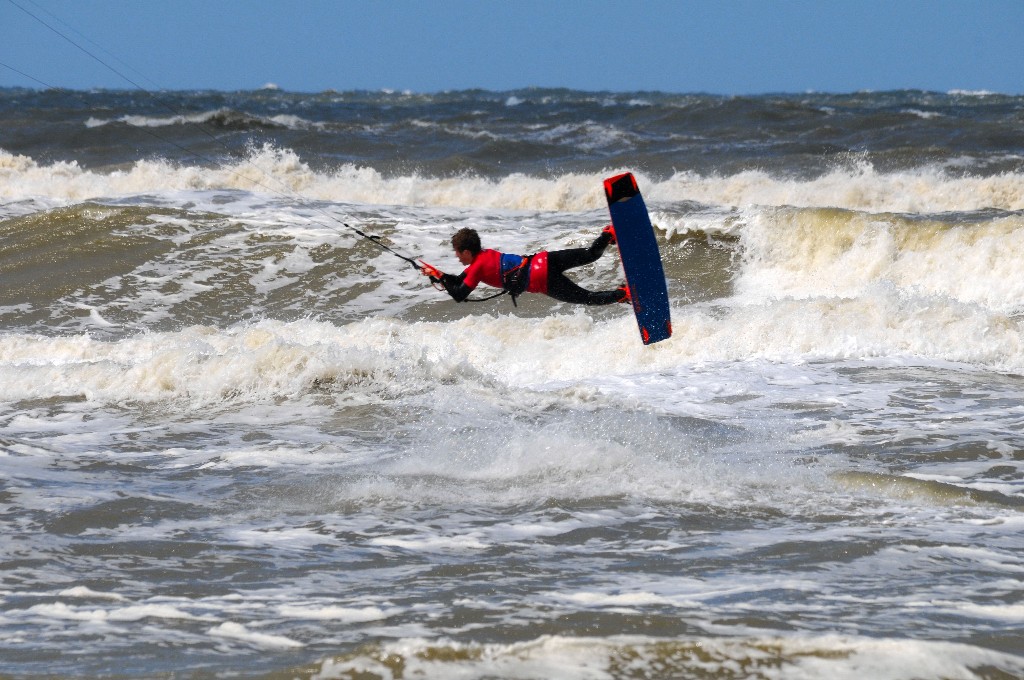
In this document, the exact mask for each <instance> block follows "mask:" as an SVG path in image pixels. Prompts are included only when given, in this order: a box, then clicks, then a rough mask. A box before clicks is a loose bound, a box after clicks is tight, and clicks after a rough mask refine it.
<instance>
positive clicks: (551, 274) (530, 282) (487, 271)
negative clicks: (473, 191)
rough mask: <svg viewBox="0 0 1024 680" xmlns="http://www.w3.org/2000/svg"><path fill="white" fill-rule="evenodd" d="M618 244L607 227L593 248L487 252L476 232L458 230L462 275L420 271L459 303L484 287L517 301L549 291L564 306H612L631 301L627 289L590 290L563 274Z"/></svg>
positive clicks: (456, 238) (454, 238) (428, 269)
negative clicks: (529, 252)
mask: <svg viewBox="0 0 1024 680" xmlns="http://www.w3.org/2000/svg"><path fill="white" fill-rule="evenodd" d="M614 243H615V230H614V229H613V228H612V226H611V225H608V226H607V227H605V228H604V230H603V231H602V232H601V234H600V235H599V236H598V237H597V238H596V239H595V240H594V242H593V243H592V244H591V245H590V247H589V248H569V249H566V250H551V251H543V252H540V253H536V254H534V255H527V256H522V255H512V254H510V253H501V252H498V251H497V250H492V249H490V248H487V249H484V248H483V247H482V245H481V243H480V235H479V234H478V233H477V232H476V230H475V229H468V228H466V229H460V230H459V231H457V232H455V235H454V236H452V248H454V249H455V257H457V258H458V260H459V262H461V263H462V264H464V265H467V266H466V269H465V271H463V272H462V273H461V274H459V275H458V276H455V275H453V274H445V273H444V272H442V271H441V270H439V269H437V268H436V267H434V266H432V265H429V264H427V263H425V262H423V263H422V264H423V267H422V268H421V270H420V271H421V272H422V273H423V274H424V275H425V276H429V277H430V281H431V282H432V283H440V284H441V285H442V286H443V287H444V289H445V290H446V291H447V292H448V294H449V295H451V296H452V298H453V299H454V300H455V301H456V302H462V301H463V300H465V299H466V298H468V297H469V294H470V293H471V292H473V289H475V288H476V287H477V285H478V284H480V283H486V284H487V285H488V286H493V287H494V288H500V289H502V290H503V291H504V292H508V293H509V294H510V295H511V296H512V300H513V302H514V301H515V299H516V297H517V296H518V295H520V294H521V293H524V292H526V293H546V294H547V295H548V296H550V297H553V298H554V299H556V300H559V301H560V302H570V303H573V304H582V305H610V304H613V303H616V302H629V301H630V294H629V288H628V287H627V286H625V285H622V286H619V287H618V288H616V289H615V290H603V291H590V290H587V289H585V288H582V287H580V286H578V285H576V284H575V283H573V282H572V281H570V280H569V279H568V278H567V277H566V276H565V271H566V270H567V269H572V268H573V267H581V266H583V265H585V264H590V263H591V262H594V261H596V260H597V259H598V258H599V257H601V255H602V254H604V251H605V248H607V247H608V245H609V244H614Z"/></svg>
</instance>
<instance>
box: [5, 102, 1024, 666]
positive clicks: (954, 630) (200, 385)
mask: <svg viewBox="0 0 1024 680" xmlns="http://www.w3.org/2000/svg"><path fill="white" fill-rule="evenodd" d="M159 97H160V101H153V98H152V97H151V96H147V95H145V94H144V93H143V94H140V93H129V92H117V91H111V92H106V91H97V92H67V91H35V90H25V89H0V129H3V130H4V132H3V133H2V135H0V178H2V181H0V281H2V283H3V285H2V286H0V402H2V408H0V528H2V529H0V530H2V535H3V540H2V541H0V660H2V664H0V675H3V676H4V677H8V676H9V677H18V678H33V677H55V676H75V677H101V676H102V677H125V678H128V677H154V676H174V677H178V676H181V677H186V676H188V677H191V676H194V675H211V676H218V677H219V676H229V675H244V676H260V677H272V678H278V677H279V678H294V677H303V678H314V677H316V678H351V677H370V678H388V679H391V678H409V677H455V676H458V677H467V678H492V677H509V678H511V677H515V678H551V677H559V678H587V679H590V678H646V677H668V676H672V677H707V678H722V679H733V678H736V679H739V678H763V679H775V678H817V677H824V676H828V677H833V678H851V679H852V678H863V677H873V678H891V679H904V678H905V679H908V680H909V679H910V678H934V679H940V678H943V679H944V678H993V679H994V678H1008V677H1019V676H1021V675H1024V643H1022V640H1024V606H1022V604H1021V603H1022V601H1024V585H1022V581H1021V574H1022V573H1024V539H1022V538H1021V536H1022V532H1024V434H1022V432H1024V377H1022V375H1024V302H1022V301H1024V276H1022V275H1021V273H1020V262H1022V261H1024V143H1022V142H1021V137H1020V135H1019V126H1020V120H1021V117H1022V115H1024V98H1022V97H1009V96H1002V95H996V94H991V93H967V92H954V93H948V94H941V93H926V92H888V93H858V94H851V95H817V94H805V95H778V96H763V97H748V98H729V97H713V96H704V95H668V94H659V93H649V92H644V93H588V92H576V91H568V90H523V91H516V92H501V93H498V92H487V91H469V92H450V93H441V94H435V95H422V94H411V93H395V92H380V93H372V92H324V93H319V94H296V93H287V92H282V91H279V90H260V91H255V92H232V93H222V92H171V93H161V94H160V95H159ZM169 108H170V109H171V110H173V111H177V113H171V112H170V111H169V110H168V109H169ZM954 132H955V134H954ZM623 171H630V172H633V173H634V174H635V175H636V176H637V179H638V181H639V183H640V189H641V191H642V192H643V194H644V198H645V200H646V202H647V205H648V208H649V209H650V211H651V217H652V221H653V222H654V224H655V228H656V233H657V236H658V240H659V247H660V249H661V253H662V257H663V260H664V265H665V272H666V276H667V279H668V285H669V293H670V299H671V305H672V310H671V311H672V319H673V327H674V334H673V337H672V338H671V339H670V340H668V341H665V342H662V343H658V344H657V345H652V346H650V347H645V346H644V345H643V344H642V343H641V340H640V337H639V335H638V333H637V327H636V323H635V320H634V319H633V315H632V313H631V312H630V310H629V309H628V308H627V307H626V306H622V305H612V306H610V307H603V308H582V307H573V306H570V305H565V304H561V303H557V302H554V301H553V300H551V299H550V298H547V297H544V296H539V295H524V296H522V297H520V298H519V305H518V307H513V306H512V305H511V303H510V302H509V301H508V299H507V298H498V299H496V300H494V301H490V302H486V303H475V304H474V303H463V304H456V303H454V302H453V301H452V300H451V299H450V298H449V297H448V296H447V295H445V294H443V293H439V292H438V291H436V290H434V289H433V288H431V287H430V286H429V285H428V284H427V281H426V279H425V278H424V277H423V276H421V275H419V274H418V273H417V272H416V271H415V270H414V269H413V268H412V267H410V266H409V263H408V262H404V261H403V260H402V259H400V258H396V257H394V256H393V253H391V252H389V251H388V250H385V249H382V248H380V247H378V245H376V244H374V243H372V242H370V241H369V240H368V239H365V238H363V237H362V236H360V235H359V234H358V233H356V232H355V231H354V230H353V229H352V228H351V227H356V228H358V229H359V230H362V231H364V232H365V233H367V234H371V235H373V236H375V237H379V239H380V244H384V245H386V246H387V247H388V248H391V249H394V250H395V251H397V252H398V253H401V254H403V255H408V256H410V257H413V258H416V259H419V258H422V259H424V260H426V261H427V262H430V263H432V264H435V265H437V266H439V267H440V268H441V269H444V270H445V271H449V272H452V273H458V272H459V271H461V265H459V264H458V262H457V261H456V260H455V257H454V255H453V253H452V252H451V246H450V241H449V239H450V237H451V235H452V233H454V232H455V231H456V230H457V229H459V228H461V227H471V228H474V229H476V230H477V231H479V233H480V234H481V236H482V238H483V240H484V244H485V247H495V248H499V249H502V250H506V251H509V252H517V253H532V252H536V251H539V250H543V249H548V248H566V247H579V246H585V245H587V244H589V242H590V241H591V240H593V238H594V236H596V234H597V233H599V232H600V230H601V228H602V227H603V226H604V225H605V224H607V222H608V213H607V208H606V205H605V202H604V197H603V193H602V186H601V182H602V180H603V179H604V178H605V177H608V176H611V175H613V174H616V173H618V172H623ZM346 225H348V226H346ZM574 275H575V276H576V278H577V280H578V281H579V282H580V283H581V284H582V285H585V286H588V287H590V288H592V289H595V290H598V289H610V288H614V287H615V286H616V285H618V284H619V283H620V282H621V281H622V276H623V275H622V270H621V266H620V264H619V261H618V257H617V255H616V254H615V252H614V248H609V250H608V252H607V253H606V254H605V256H604V257H602V258H601V259H600V260H598V262H596V263H595V264H593V265H590V266H588V267H584V268H581V269H579V270H574Z"/></svg>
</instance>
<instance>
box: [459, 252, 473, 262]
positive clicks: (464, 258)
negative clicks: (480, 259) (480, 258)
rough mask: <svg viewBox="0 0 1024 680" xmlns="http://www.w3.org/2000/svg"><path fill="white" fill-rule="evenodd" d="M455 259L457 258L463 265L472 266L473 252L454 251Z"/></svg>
mask: <svg viewBox="0 0 1024 680" xmlns="http://www.w3.org/2000/svg"><path fill="white" fill-rule="evenodd" d="M455 257H457V258H459V262H461V263H462V264H465V265H470V264H473V251H472V250H456V251H455Z"/></svg>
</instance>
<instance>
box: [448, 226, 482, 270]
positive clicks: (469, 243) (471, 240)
mask: <svg viewBox="0 0 1024 680" xmlns="http://www.w3.org/2000/svg"><path fill="white" fill-rule="evenodd" d="M452 248H454V249H455V256H456V257H457V258H459V262H461V263H462V264H472V263H473V260H475V259H476V256H477V255H479V254H480V251H481V250H483V247H482V246H481V245H480V234H478V233H476V229H469V228H465V227H464V228H462V229H459V230H458V231H457V232H455V235H454V236H452Z"/></svg>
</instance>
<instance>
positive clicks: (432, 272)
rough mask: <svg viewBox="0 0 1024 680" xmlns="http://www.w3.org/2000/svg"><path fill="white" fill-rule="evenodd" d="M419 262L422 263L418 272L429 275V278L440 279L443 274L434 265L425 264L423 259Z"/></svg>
mask: <svg viewBox="0 0 1024 680" xmlns="http://www.w3.org/2000/svg"><path fill="white" fill-rule="evenodd" d="M420 263H421V264H422V265H423V266H422V267H420V273H421V274H423V275H424V276H429V277H430V278H431V279H440V278H441V277H442V276H444V273H443V272H442V271H441V270H440V269H438V268H437V267H435V266H434V265H432V264H427V263H426V262H424V261H423V260H420Z"/></svg>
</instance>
